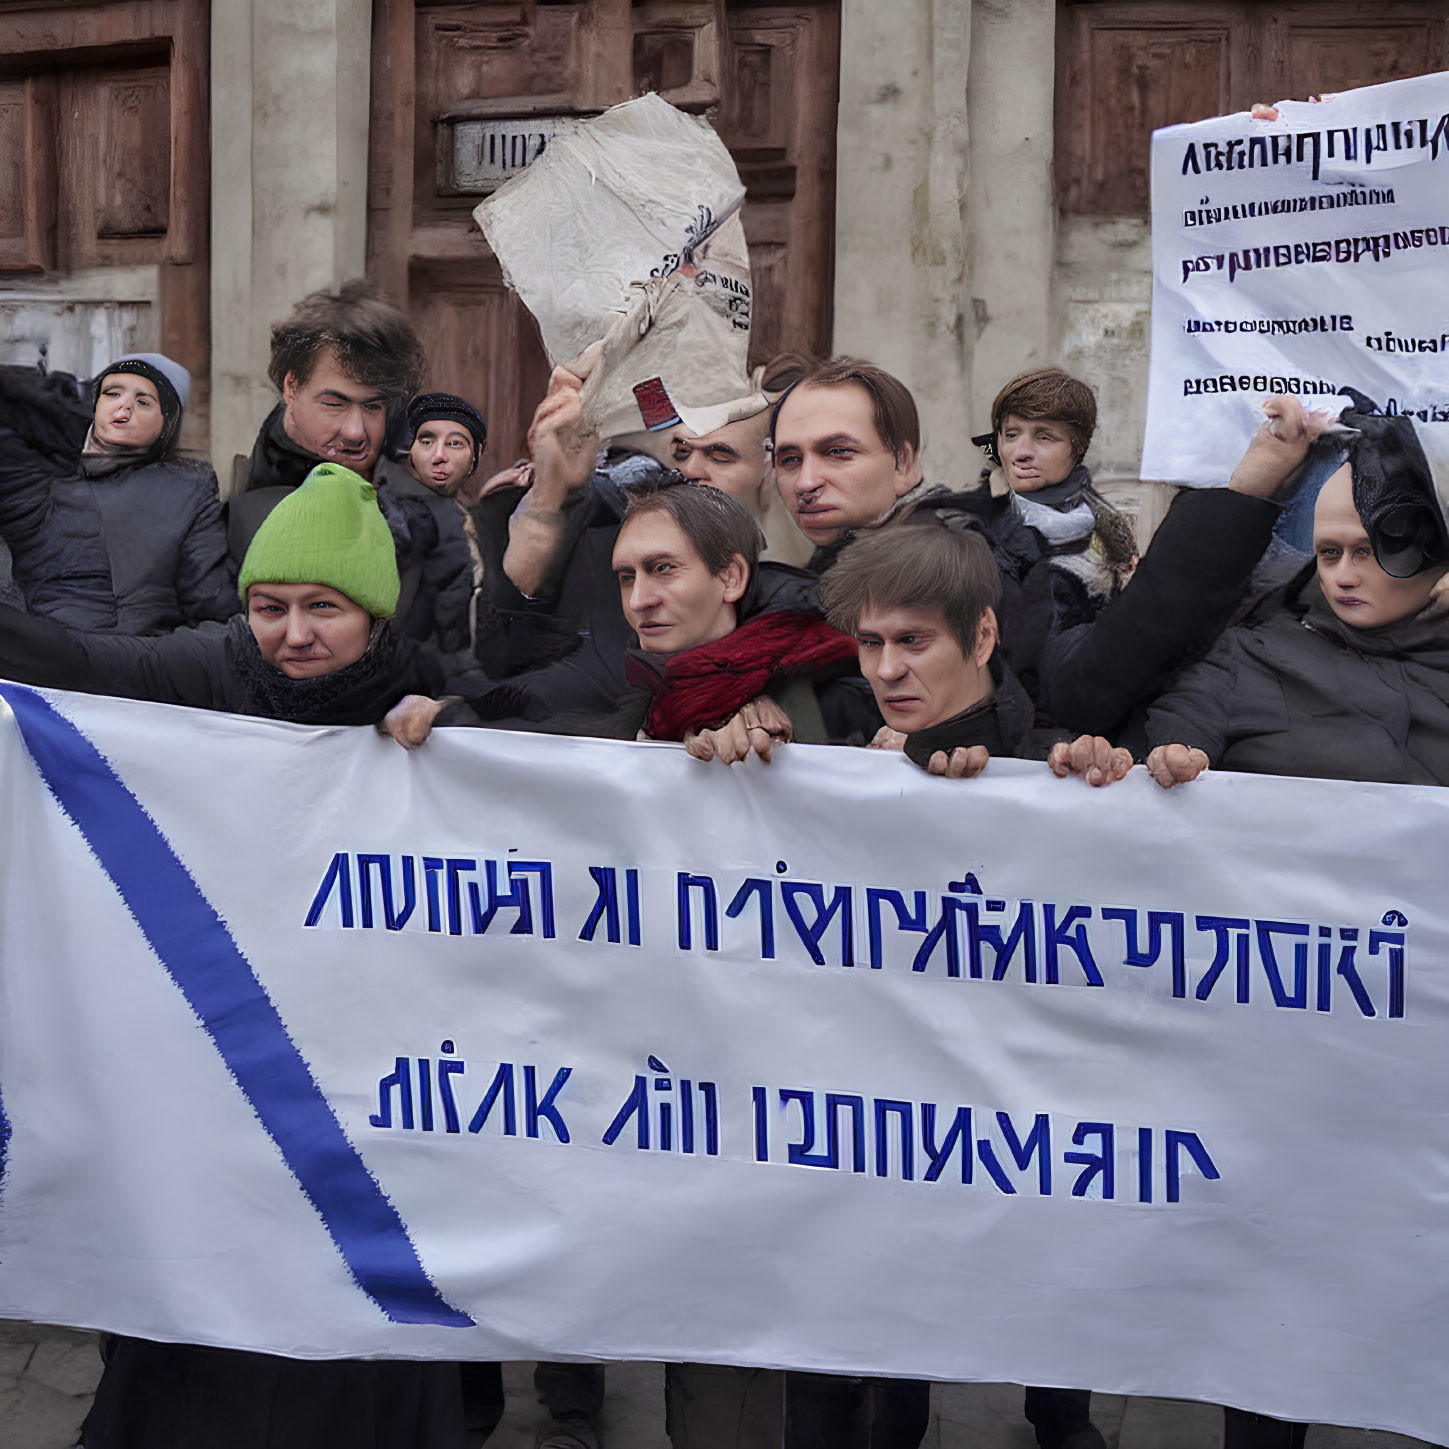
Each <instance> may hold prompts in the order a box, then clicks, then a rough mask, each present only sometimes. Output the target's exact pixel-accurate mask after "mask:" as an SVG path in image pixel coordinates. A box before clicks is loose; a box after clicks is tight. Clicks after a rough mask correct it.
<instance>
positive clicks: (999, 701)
mask: <svg viewBox="0 0 1449 1449" xmlns="http://www.w3.org/2000/svg"><path fill="white" fill-rule="evenodd" d="M988 667H989V668H990V670H991V685H992V688H991V693H990V694H989V695H987V696H986V698H985V699H983V700H980V701H979V702H978V703H976V704H973V705H972V706H971V708H970V709H967V710H962V711H961V713H960V714H957V715H952V716H951V718H950V719H944V720H942V721H941V723H940V724H936V725H931V726H930V727H929V728H927V729H923V730H917V731H916V733H915V734H913V735H907V736H906V746H905V749H906V754H907V756H909V758H911V759H912V760H914V761H915V762H916V764H918V765H920V766H921V767H922V768H924V767H925V766H926V764H927V763H928V762H929V761H930V758H931V756H932V755H934V754H935V753H936V751H937V750H944V751H945V752H946V753H947V754H948V755H949V754H950V753H951V751H952V750H955V749H962V748H968V749H969V748H970V746H972V745H985V746H986V748H987V750H988V751H989V752H990V753H991V754H992V755H998V756H1003V757H1012V758H1015V759H1019V760H1037V759H1042V760H1044V759H1045V758H1046V756H1047V753H1048V752H1049V750H1050V749H1051V747H1052V745H1054V744H1056V743H1057V741H1058V740H1063V739H1069V738H1070V736H1069V735H1066V734H1064V733H1063V732H1062V731H1060V730H1056V729H1053V728H1051V727H1049V726H1046V727H1042V728H1038V727H1037V726H1036V724H1035V716H1036V706H1035V705H1033V704H1032V702H1031V696H1030V695H1028V694H1027V692H1026V690H1025V689H1024V688H1023V687H1022V684H1021V681H1020V680H1019V679H1018V678H1017V677H1016V675H1014V674H1013V673H1012V672H1011V669H1010V668H1009V667H1008V665H1007V663H1006V660H1005V659H1004V658H1003V657H1002V652H1001V650H1000V649H998V650H997V651H996V652H995V653H994V654H993V655H992V656H991V662H990V665H989V666H988Z"/></svg>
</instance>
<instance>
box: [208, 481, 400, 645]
mask: <svg viewBox="0 0 1449 1449" xmlns="http://www.w3.org/2000/svg"><path fill="white" fill-rule="evenodd" d="M252 584H325V585H326V586H327V587H328V588H329V589H336V590H337V592H338V593H339V594H346V595H347V597H348V598H349V599H351V600H352V602H353V603H354V604H361V605H362V607H363V608H364V609H366V610H367V612H368V613H369V614H371V615H372V616H373V618H374V619H390V618H392V616H393V614H394V613H396V612H397V596H398V591H399V583H398V573H397V550H396V549H395V547H394V545H393V541H392V532H391V530H390V529H389V528H388V526H387V520H386V519H384V518H383V516H382V510H381V509H380V508H379V507H378V506H377V490H376V489H375V488H374V487H373V486H372V484H371V483H369V482H368V481H367V480H366V479H365V478H361V477H359V476H358V475H357V474H356V473H354V472H353V471H352V469H351V468H343V467H342V466H340V465H339V464H337V463H319V464H318V465H317V466H316V467H315V468H313V470H312V471H311V472H310V473H309V474H308V475H307V476H306V478H305V479H304V480H303V482H302V486H301V487H300V488H298V489H296V490H295V491H294V492H292V493H289V494H288V495H287V496H286V497H285V498H284V499H282V501H281V502H280V503H279V504H277V506H276V507H275V508H274V509H272V511H271V512H270V513H269V514H268V515H267V517H266V519H265V520H264V521H263V523H262V526H261V527H260V528H259V529H257V532H256V536H255V537H254V538H253V539H252V543H251V547H250V548H249V549H247V553H246V557H245V558H244V559H243V560H242V566H241V576H240V577H239V578H238V579H237V591H238V592H239V593H240V594H241V597H242V603H243V604H245V603H246V601H247V589H248V588H249V587H250V586H251V585H252Z"/></svg>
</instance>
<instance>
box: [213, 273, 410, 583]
mask: <svg viewBox="0 0 1449 1449" xmlns="http://www.w3.org/2000/svg"><path fill="white" fill-rule="evenodd" d="M426 361H427V359H426V356H425V354H424V352H423V345H422V343H421V342H420V341H419V340H418V335H417V333H416V332H415V331H414V330H413V326H412V323H410V322H409V321H408V319H407V318H406V317H404V316H403V314H402V313H401V312H399V311H398V310H397V308H396V307H393V306H392V305H391V304H389V303H388V302H386V301H384V300H383V298H382V297H381V296H380V295H379V294H378V293H377V292H376V291H374V290H373V289H372V287H370V286H369V285H368V284H367V283H366V282H363V281H360V280H354V281H351V282H345V283H344V284H343V285H342V287H341V288H340V289H339V290H338V291H336V292H327V291H319V292H312V293H309V294H308V295H307V296H305V297H303V298H302V300H301V301H300V302H299V303H297V305H296V307H295V308H293V310H292V314H291V315H290V316H289V317H287V318H286V319H284V320H283V321H281V322H277V323H275V324H274V325H273V327H272V356H271V362H270V364H269V366H268V368H267V376H268V377H270V378H271V380H272V383H273V385H274V386H275V387H276V388H277V390H278V392H280V393H281V395H282V400H281V401H280V402H279V403H278V404H277V405H276V407H274V408H273V409H272V411H271V412H270V413H268V414H267V418H266V421H265V422H263V424H262V426H261V430H260V431H259V432H258V433H257V440H256V443H255V444H254V445H253V447H252V452H251V457H250V458H249V459H247V460H245V461H243V460H242V459H240V458H238V459H237V465H238V466H237V469H236V486H235V488H234V491H233V496H232V498H231V501H230V503H229V505H228V525H227V526H228V537H229V543H230V547H231V553H232V557H233V558H234V559H235V560H236V561H237V564H238V565H240V563H241V560H242V558H243V556H244V555H245V554H246V550H247V545H248V544H250V543H251V541H252V537H253V535H254V534H255V533H256V531H257V529H258V528H259V527H260V526H261V522H262V519H264V518H265V517H266V516H267V514H268V513H270V512H271V511H272V509H273V508H274V507H276V505H277V504H278V503H279V502H280V501H281V500H282V499H283V498H285V497H286V495H287V494H288V493H289V492H291V490H292V489H294V488H296V487H297V486H298V485H299V484H300V483H301V482H302V480H303V479H304V478H305V477H306V476H307V475H308V473H310V472H311V471H312V469H313V468H315V467H316V466H317V464H318V463H339V464H341V465H342V466H343V467H344V468H350V469H351V470H352V471H353V472H354V473H356V474H358V475H359V476H360V477H362V478H366V479H367V480H368V481H369V482H370V481H371V480H372V474H373V469H374V468H376V466H377V461H378V458H379V457H380V456H381V453H382V443H383V438H384V435H385V434H386V431H387V424H388V417H389V413H390V412H396V411H397V410H398V408H399V407H400V406H401V404H402V402H403V400H404V399H405V398H408V397H410V396H411V395H412V394H413V393H415V392H416V391H417V390H418V386H419V384H420V383H421V382H422V378H423V372H424V370H425V367H426Z"/></svg>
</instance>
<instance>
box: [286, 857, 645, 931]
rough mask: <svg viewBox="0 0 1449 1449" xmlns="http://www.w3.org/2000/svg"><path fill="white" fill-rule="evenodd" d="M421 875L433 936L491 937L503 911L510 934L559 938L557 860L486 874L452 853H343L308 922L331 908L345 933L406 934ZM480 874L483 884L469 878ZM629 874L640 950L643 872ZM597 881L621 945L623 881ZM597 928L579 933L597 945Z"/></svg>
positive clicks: (515, 864) (500, 865)
mask: <svg viewBox="0 0 1449 1449" xmlns="http://www.w3.org/2000/svg"><path fill="white" fill-rule="evenodd" d="M354 862H355V864H354ZM394 862H396V864H394ZM420 873H421V876H422V899H423V902H424V912H423V914H424V920H425V929H426V930H427V931H428V932H430V933H431V934H433V935H444V934H446V935H449V936H462V935H472V936H482V935H486V934H487V932H488V930H489V929H490V927H492V925H493V923H494V921H495V920H496V919H498V913H499V912H500V911H504V910H506V911H511V912H513V913H514V916H513V919H512V921H511V922H510V924H509V927H508V934H509V935H513V936H541V937H542V938H543V939H544V940H547V941H551V940H553V939H554V937H555V936H556V934H557V932H556V929H555V921H554V888H553V865H552V863H551V862H550V861H546V860H510V861H506V862H499V861H496V860H484V861H483V863H482V866H481V868H480V866H479V863H478V861H477V860H474V859H472V858H470V857H466V856H451V855H450V856H443V855H424V856H413V855H399V856H391V855H379V854H375V853H370V852H359V853H357V854H356V855H355V856H354V855H351V854H349V853H348V852H347V851H338V852H337V853H336V854H335V855H334V856H333V857H332V859H331V861H330V862H329V864H328V866H327V869H326V871H325V872H324V873H323V876H322V881H321V884H319V885H318V887H317V890H316V892H315V893H314V894H313V896H312V904H311V905H310V906H309V907H308V909H307V915H306V919H305V920H304V921H303V923H302V924H303V925H304V926H306V927H308V928H313V927H316V926H320V925H323V924H324V923H326V922H327V917H328V912H329V910H330V909H333V908H335V911H336V923H337V924H338V925H339V926H341V927H342V929H343V930H345V931H350V930H361V931H372V930H376V929H378V928H379V927H381V928H382V929H384V930H388V931H401V930H402V929H403V928H404V927H405V926H406V925H407V924H408V922H409V921H410V920H414V919H415V911H416V907H417V903H418V898H419V892H418V876H419V874H420ZM480 874H481V875H482V877H483V879H482V881H481V882H480V881H479V880H477V879H470V878H469V877H477V876H478V875H480ZM626 876H627V882H626V892H625V896H626V906H627V916H628V923H629V932H630V944H631V945H638V944H639V942H638V939H637V938H638V935H639V882H638V872H637V871H629V872H626ZM596 880H597V881H598V884H599V887H600V905H599V909H598V915H599V916H600V917H602V918H604V919H605V921H606V926H605V929H606V931H607V933H608V937H609V939H610V940H611V941H613V940H617V939H618V934H619V906H618V900H617V883H616V882H614V881H613V880H612V878H611V879H610V880H609V881H607V882H605V881H602V880H599V879H598V877H596ZM611 892H612V894H611ZM465 902H466V904H467V910H466V911H465V910H464V903H465ZM611 905H612V912H613V914H612V916H610V914H609V911H610V906H611ZM379 906H380V907H381V910H379V909H378V908H379ZM597 925H598V921H597V920H596V919H595V918H594V917H593V916H591V917H590V921H589V923H587V924H586V926H585V930H584V931H582V932H580V939H583V940H592V939H593V936H594V932H595V930H596V929H597ZM585 932H586V933H587V934H585Z"/></svg>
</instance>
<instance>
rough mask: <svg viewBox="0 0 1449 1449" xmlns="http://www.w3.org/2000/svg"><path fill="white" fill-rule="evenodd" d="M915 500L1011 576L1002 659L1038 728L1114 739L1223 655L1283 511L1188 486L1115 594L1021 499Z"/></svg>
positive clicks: (817, 565) (824, 556)
mask: <svg viewBox="0 0 1449 1449" xmlns="http://www.w3.org/2000/svg"><path fill="white" fill-rule="evenodd" d="M912 501H913V502H914V503H915V506H916V508H917V510H929V511H931V512H934V513H937V514H939V515H940V516H941V517H942V519H943V520H944V521H946V522H948V523H951V524H952V525H953V526H957V527H963V528H974V529H975V530H977V531H978V532H980V533H981V535H982V536H983V537H984V538H985V540H986V542H987V543H988V544H989V545H990V547H991V554H992V557H993V558H994V559H995V560H996V565H997V567H998V568H999V569H1000V570H1001V577H1002V601H1001V610H1000V627H1001V651H1002V654H1003V656H1004V660H1005V664H1006V666H1007V668H1008V669H1009V670H1010V671H1011V673H1012V674H1014V675H1015V676H1016V678H1017V679H1018V680H1019V681H1020V682H1021V685H1022V687H1023V688H1024V689H1025V690H1026V692H1027V694H1028V695H1029V696H1030V697H1031V699H1032V700H1033V702H1034V704H1035V705H1036V708H1037V724H1038V726H1039V727H1040V728H1042V729H1044V730H1046V731H1048V732H1049V731H1050V730H1051V729H1052V728H1054V727H1055V726H1058V725H1059V726H1061V727H1062V728H1063V729H1064V730H1067V731H1069V732H1070V733H1071V734H1082V733H1086V734H1101V735H1108V736H1114V735H1117V734H1120V733H1121V732H1122V730H1123V729H1124V728H1125V727H1126V724H1127V722H1128V720H1129V719H1130V718H1131V716H1132V714H1133V711H1134V710H1137V709H1139V708H1140V707H1141V706H1144V705H1145V704H1146V703H1147V702H1148V701H1149V700H1151V699H1152V698H1154V697H1155V696H1156V695H1158V694H1160V693H1161V692H1162V691H1163V690H1164V689H1166V688H1167V686H1168V685H1169V684H1170V683H1171V681H1172V678H1173V676H1174V675H1175V674H1176V673H1177V671H1178V670H1180V669H1182V668H1183V667H1184V666H1185V665H1188V664H1191V663H1193V662H1194V661H1195V660H1197V659H1201V658H1202V656H1203V655H1204V654H1205V653H1206V652H1207V651H1208V649H1210V648H1211V647H1212V644H1213V641H1214V640H1215V639H1216V638H1217V637H1218V635H1219V634H1220V633H1221V632H1222V630H1223V629H1224V627H1225V626H1226V625H1227V624H1228V623H1229V622H1230V620H1231V619H1232V618H1233V616H1234V614H1235V612H1236V611H1237V610H1238V609H1239V608H1240V607H1241V605H1242V602H1243V598H1244V595H1245V593H1246V592H1247V589H1248V586H1249V583H1250V581H1251V579H1252V577H1253V570H1254V569H1255V568H1256V566H1257V564H1258V562H1259V560H1260V559H1261V558H1262V556H1263V553H1264V551H1265V550H1266V549H1267V547H1268V544H1269V543H1270V541H1271V540H1272V534H1273V524H1274V523H1275V522H1276V520H1277V518H1278V515H1279V511H1280V510H1279V508H1278V505H1277V504H1275V503H1271V502H1267V501H1265V500H1263V499H1260V498H1250V497H1248V496H1247V495H1245V494H1242V493H1234V492H1232V491H1231V490H1229V489H1226V488H1201V489H1185V490H1184V491H1183V492H1181V493H1179V494H1178V496H1177V497H1176V498H1175V499H1174V500H1173V502H1172V506H1171V508H1169V509H1168V512H1167V517H1166V518H1165V519H1164V520H1163V522H1162V525H1161V527H1160V528H1159V529H1158V530H1157V533H1156V535H1155V536H1154V537H1153V540H1152V545H1151V547H1150V548H1148V550H1147V552H1146V553H1145V554H1143V556H1142V560H1141V562H1140V563H1139V564H1138V565H1137V569H1136V572H1135V573H1134V574H1133V575H1132V578H1131V581H1130V582H1129V583H1128V585H1127V586H1126V587H1125V588H1123V589H1114V588H1113V587H1112V586H1111V584H1110V583H1109V582H1108V581H1107V580H1106V579H1105V577H1101V578H1097V577H1094V576H1093V571H1092V568H1091V564H1092V560H1091V559H1090V557H1089V556H1088V554H1087V553H1086V552H1084V550H1083V548H1082V547H1080V546H1078V547H1069V548H1065V549H1063V548H1055V547H1053V546H1052V545H1051V544H1050V543H1049V542H1048V541H1047V540H1046V539H1045V538H1043V537H1042V536H1041V535H1040V534H1039V533H1038V532H1037V531H1036V530H1035V529H1033V528H1031V527H1030V526H1029V525H1027V524H1026V523H1024V522H1023V521H1022V520H1021V518H1020V516H1019V515H1018V514H1017V512H1016V510H1015V508H1014V507H1013V505H1012V500H1011V495H1010V494H1006V495H1001V496H993V495H992V493H991V491H990V489H989V488H988V487H985V486H982V487H978V488H973V489H968V490H966V491H964V492H960V493H952V492H949V491H947V490H946V489H944V488H936V489H931V490H929V491H926V492H923V493H921V494H919V495H917V496H916V497H915V498H914V499H912ZM846 542H848V539H846V540H842V541H841V542H840V543H837V544H832V545H830V546H829V547H828V548H825V549H819V550H817V552H816V555H815V557H814V558H813V559H812V560H811V562H810V567H811V569H812V570H813V571H815V572H817V573H821V572H823V571H824V570H825V569H826V568H828V567H829V566H830V564H831V563H832V562H833V561H834V559H835V557H836V556H837V554H838V553H839V550H840V548H841V547H843V546H844V544H845V543H846ZM1099 572H1100V571H1099Z"/></svg>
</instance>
